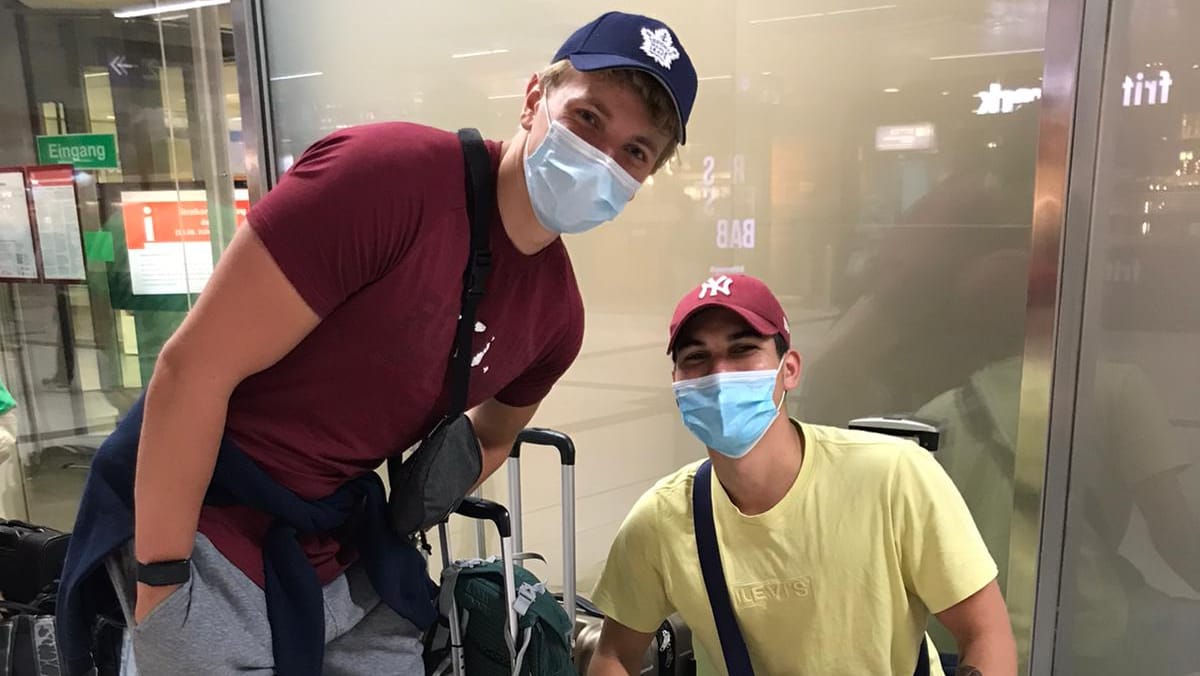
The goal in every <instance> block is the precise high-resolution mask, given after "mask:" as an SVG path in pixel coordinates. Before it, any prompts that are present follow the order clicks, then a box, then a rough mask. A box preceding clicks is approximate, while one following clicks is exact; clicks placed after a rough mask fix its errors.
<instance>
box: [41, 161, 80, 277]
mask: <svg viewBox="0 0 1200 676" xmlns="http://www.w3.org/2000/svg"><path fill="white" fill-rule="evenodd" d="M29 176H30V181H29V184H30V187H31V189H32V190H31V191H32V192H33V214H34V217H35V218H36V219H37V231H38V246H39V248H40V249H41V250H42V273H43V276H44V277H45V279H47V280H54V281H68V282H82V281H85V280H87V268H86V267H85V266H84V262H83V240H82V237H81V235H80V231H79V210H78V206H77V205H76V203H75V178H74V175H73V173H72V170H71V169H70V168H66V169H57V168H55V169H50V168H47V169H30V171H29Z"/></svg>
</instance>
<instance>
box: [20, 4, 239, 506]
mask: <svg viewBox="0 0 1200 676" xmlns="http://www.w3.org/2000/svg"><path fill="white" fill-rule="evenodd" d="M48 4H52V5H53V8H48V7H47V5H48ZM116 4H120V3H95V2H83V1H82V0H81V1H80V2H72V1H70V0H63V1H61V2H54V3H45V2H40V3H25V4H24V5H22V4H21V3H7V4H5V5H4V6H3V8H0V44H4V45H6V46H7V45H12V46H13V48H12V49H11V50H7V51H6V53H7V54H9V55H10V58H6V59H3V60H0V91H4V92H5V94H4V96H3V97H0V120H3V124H0V167H14V168H16V170H15V171H16V172H20V173H15V175H17V176H21V175H25V176H27V177H29V176H32V177H34V178H36V177H37V176H40V175H41V174H39V173H37V172H38V171H39V170H38V167H39V165H41V164H52V163H53V164H57V163H67V164H73V165H74V166H73V167H69V168H68V170H67V172H66V179H65V185H64V186H61V188H62V189H61V190H59V193H60V196H62V197H63V201H62V204H65V205H67V206H64V207H62V208H61V209H60V210H58V211H54V212H47V213H45V214H43V213H40V212H38V211H35V212H34V216H35V218H36V219H37V226H38V227H39V228H44V227H52V228H62V229H63V233H64V235H63V237H62V238H61V241H62V242H66V243H67V244H65V245H62V247H60V248H64V247H65V249H67V250H69V249H70V248H71V246H76V253H77V254H78V252H82V256H81V258H82V260H83V261H84V273H85V274H84V276H83V277H82V278H81V279H80V280H79V282H78V283H61V282H56V281H54V280H49V281H48V280H47V278H48V277H50V276H52V275H50V274H49V268H47V266H46V263H47V261H49V260H50V252H49V251H48V248H47V247H48V241H49V240H47V239H46V238H44V237H43V238H41V239H40V240H39V241H40V245H41V246H40V249H41V250H40V252H39V255H40V258H41V259H42V263H43V266H42V267H43V268H44V270H43V273H44V274H43V275H42V276H41V278H37V276H36V275H35V278H34V279H24V280H21V281H14V280H11V279H0V383H3V385H4V386H5V387H6V388H7V389H8V390H11V392H12V394H13V398H14V399H15V400H16V403H17V407H16V409H14V410H13V411H12V412H11V413H10V414H9V416H8V417H7V418H5V419H4V424H3V425H0V427H3V429H0V450H2V451H5V452H8V454H7V455H5V454H4V453H0V516H4V517H19V518H23V519H30V520H32V521H35V522H37V523H41V524H46V525H50V526H54V527H57V528H63V529H69V528H70V527H71V526H72V524H73V522H74V519H75V511H76V508H77V505H78V498H79V494H80V491H81V489H82V486H83V480H84V477H85V474H86V470H87V468H88V465H89V462H90V458H91V455H92V454H93V453H94V452H95V449H96V447H97V445H98V444H99V442H100V441H101V440H102V439H103V438H104V437H105V436H106V435H107V433H108V432H109V431H111V429H112V427H113V425H114V423H115V422H116V420H117V418H118V416H120V415H121V414H122V413H123V412H124V411H126V410H127V409H128V408H129V407H130V405H131V404H132V403H133V401H134V400H135V399H136V397H137V396H138V395H139V394H140V392H141V388H142V386H143V385H144V384H145V383H146V382H147V381H148V379H149V376H150V373H151V372H152V370H153V366H154V362H155V359H156V358H157V356H158V351H159V349H160V348H161V347H162V345H163V343H164V342H165V340H166V339H167V337H168V336H169V335H170V334H171V332H172V331H173V330H174V329H175V327H176V326H178V324H179V322H180V321H181V320H182V318H183V316H184V314H185V313H186V311H187V309H188V308H189V307H190V305H191V302H192V299H193V298H194V297H195V294H196V293H198V292H199V290H200V288H201V287H202V286H203V283H204V281H205V280H206V279H207V271H208V270H211V267H212V261H213V258H214V255H215V254H216V253H218V252H219V248H220V246H219V245H214V244H212V243H211V241H210V240H213V239H214V238H211V237H210V236H209V234H208V230H209V229H210V224H209V221H210V220H215V219H212V218H211V217H210V214H212V213H217V214H220V215H221V216H222V218H221V223H222V227H224V224H226V223H232V222H233V214H234V209H235V204H234V202H235V200H234V196H235V187H234V183H233V181H232V180H231V179H230V177H231V176H237V177H238V178H239V180H243V181H244V173H245V169H244V166H243V165H244V162H243V161H241V160H240V159H239V158H240V157H241V153H240V152H233V151H232V148H231V146H232V144H233V142H234V139H232V138H231V137H230V136H229V134H228V132H227V131H225V128H226V127H225V124H224V119H225V117H226V116H227V115H228V111H229V110H233V111H236V110H237V106H238V101H237V94H236V92H237V87H236V77H235V76H234V75H233V70H232V63H233V48H232V33H231V28H230V21H229V20H228V17H227V14H228V10H227V8H222V9H216V8H207V9H203V10H197V11H191V12H173V13H170V14H162V15H149V16H145V17H141V18H137V19H127V20H123V19H117V18H115V17H114V16H113V14H112V11H111V10H109V9H104V10H99V9H97V7H99V6H100V5H105V6H107V7H111V6H113V5H116ZM131 4H132V3H131ZM68 9H69V10H71V11H67V12H64V11H63V10H68ZM231 78H232V79H231ZM230 93H232V99H230V98H229V96H230ZM212 111H215V114H214V113H213V112H212ZM234 114H236V112H235V113H234ZM64 134H95V135H100V136H98V137H89V138H86V139H80V140H78V141H77V142H72V141H71V140H70V137H64V136H62V135H64ZM40 136H49V137H58V138H50V139H44V140H43V141H42V146H41V147H42V154H41V155H40V156H39V153H38V147H39V145H38V142H37V140H36V137H40ZM237 140H238V141H240V138H239V139H237ZM50 146H53V147H54V150H53V151H51V150H49V149H48V148H49V147H50ZM214 146H215V147H217V148H219V149H220V152H219V153H212V152H206V149H208V148H211V147H214ZM72 147H73V148H76V150H75V151H71V150H69V148H72ZM226 148H230V150H229V151H226ZM113 151H115V153H114V152H113ZM205 158H215V159H211V160H206V159H205ZM0 174H3V175H4V176H11V175H14V171H13V170H2V171H0ZM16 185H18V188H19V189H18V190H16V191H11V190H6V189H5V188H0V197H3V199H4V203H5V204H8V205H10V206H13V208H18V207H19V208H24V206H25V205H26V204H27V202H28V203H33V202H34V201H35V200H36V199H38V193H37V191H36V188H37V187H38V186H35V185H34V184H33V182H32V179H31V180H30V181H29V182H28V185H26V186H20V181H18V182H17V183H16ZM47 186H49V184H47ZM45 194H46V195H48V194H49V193H45ZM72 195H73V196H74V199H75V203H76V204H75V208H74V209H72V208H70V198H71V196H72ZM243 199H244V197H243ZM47 204H49V203H48V202H47ZM0 208H3V207H2V206H0ZM72 213H74V214H75V215H76V216H77V219H78V224H76V223H75V222H74V220H72V218H71V214H72ZM47 218H49V221H46V220H45V219H47ZM127 218H128V219H131V220H130V221H129V223H128V225H129V226H130V227H126V225H127V220H126V219H127ZM231 227H232V226H230V228H231ZM214 229H215V228H214ZM5 232H9V231H8V230H5ZM223 241H225V240H220V242H223ZM76 242H78V244H77V245H76V244H75V243H76ZM9 253H10V252H9V251H8V250H7V249H6V248H5V246H4V244H3V243H0V265H2V264H3V263H4V261H5V260H6V259H4V258H3V257H4V256H7V255H9ZM0 277H4V275H0ZM189 280H190V281H189ZM10 423H11V425H10ZM10 428H12V429H10ZM10 433H11V434H10ZM10 436H13V437H15V438H16V441H17V443H16V445H15V448H10V447H9V446H10V445H11V442H10V440H9V437H10Z"/></svg>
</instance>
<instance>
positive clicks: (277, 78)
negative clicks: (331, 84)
mask: <svg viewBox="0 0 1200 676" xmlns="http://www.w3.org/2000/svg"><path fill="white" fill-rule="evenodd" d="M324 74H325V73H323V72H321V71H319V70H317V71H313V72H311V73H294V74H292V75H276V76H275V77H273V78H271V82H280V81H282V80H299V79H300V78H304V77H319V76H321V75H324Z"/></svg>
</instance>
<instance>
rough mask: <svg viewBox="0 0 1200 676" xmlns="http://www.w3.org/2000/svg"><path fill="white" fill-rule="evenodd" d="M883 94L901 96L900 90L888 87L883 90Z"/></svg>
mask: <svg viewBox="0 0 1200 676" xmlns="http://www.w3.org/2000/svg"><path fill="white" fill-rule="evenodd" d="M883 93H884V94H899V93H900V90H899V89H896V88H895V87H888V88H887V89H885V90H883Z"/></svg>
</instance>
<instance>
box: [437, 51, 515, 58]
mask: <svg viewBox="0 0 1200 676" xmlns="http://www.w3.org/2000/svg"><path fill="white" fill-rule="evenodd" d="M507 53H508V50H507V49H485V50H483V51H480V52H462V53H459V54H451V55H450V58H452V59H469V58H471V57H472V56H491V55H493V54H507Z"/></svg>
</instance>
